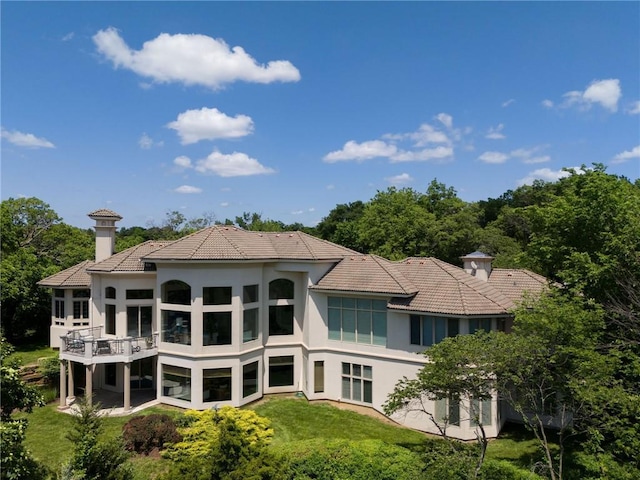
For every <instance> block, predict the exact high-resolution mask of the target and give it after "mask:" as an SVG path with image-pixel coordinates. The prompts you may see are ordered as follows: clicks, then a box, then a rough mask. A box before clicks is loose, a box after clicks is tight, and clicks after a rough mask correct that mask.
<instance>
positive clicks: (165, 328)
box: [161, 310, 191, 345]
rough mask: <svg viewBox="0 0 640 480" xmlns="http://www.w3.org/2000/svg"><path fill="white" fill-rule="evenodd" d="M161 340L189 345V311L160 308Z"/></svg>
mask: <svg viewBox="0 0 640 480" xmlns="http://www.w3.org/2000/svg"><path fill="white" fill-rule="evenodd" d="M161 341H163V342H169V343H180V344H182V345H191V313H190V312H177V311H175V310H162V338H161Z"/></svg>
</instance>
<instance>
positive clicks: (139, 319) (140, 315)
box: [127, 306, 153, 337]
mask: <svg viewBox="0 0 640 480" xmlns="http://www.w3.org/2000/svg"><path fill="white" fill-rule="evenodd" d="M152 312H153V307H151V306H132V307H127V336H129V337H150V336H151V324H152V321H151V320H152Z"/></svg>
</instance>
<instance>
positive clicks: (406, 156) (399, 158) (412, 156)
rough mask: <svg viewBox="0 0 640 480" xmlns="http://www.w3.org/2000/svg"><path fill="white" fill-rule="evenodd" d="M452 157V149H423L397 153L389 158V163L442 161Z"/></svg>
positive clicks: (442, 147) (441, 147) (440, 147)
mask: <svg viewBox="0 0 640 480" xmlns="http://www.w3.org/2000/svg"><path fill="white" fill-rule="evenodd" d="M452 156H453V148H452V147H444V146H442V145H441V146H439V147H436V148H425V149H424V150H417V151H399V152H398V153H396V154H394V155H392V156H391V163H399V162H426V161H429V160H444V159H445V158H449V157H452Z"/></svg>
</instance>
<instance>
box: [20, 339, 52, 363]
mask: <svg viewBox="0 0 640 480" xmlns="http://www.w3.org/2000/svg"><path fill="white" fill-rule="evenodd" d="M57 354H58V351H57V350H54V349H53V348H51V347H50V346H49V345H48V344H46V345H45V344H33V345H32V344H30V345H20V346H18V347H15V352H13V353H12V354H11V355H9V359H8V360H9V361H13V360H18V362H19V363H20V365H32V364H35V363H38V359H39V358H43V357H55V356H56V355H57Z"/></svg>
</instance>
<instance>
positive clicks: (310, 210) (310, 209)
mask: <svg viewBox="0 0 640 480" xmlns="http://www.w3.org/2000/svg"><path fill="white" fill-rule="evenodd" d="M308 211H309V212H315V211H316V209H315V207H310V208H309V210H308Z"/></svg>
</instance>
